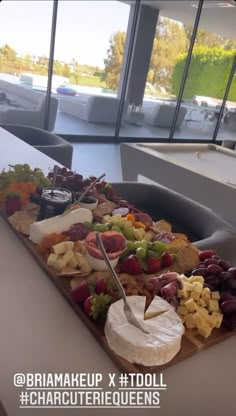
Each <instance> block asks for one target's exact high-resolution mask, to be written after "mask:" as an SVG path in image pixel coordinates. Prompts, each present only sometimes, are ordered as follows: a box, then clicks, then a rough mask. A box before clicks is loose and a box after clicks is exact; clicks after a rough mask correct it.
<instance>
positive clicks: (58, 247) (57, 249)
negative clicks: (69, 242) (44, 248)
mask: <svg viewBox="0 0 236 416" xmlns="http://www.w3.org/2000/svg"><path fill="white" fill-rule="evenodd" d="M52 249H53V252H54V253H55V254H57V255H60V254H64V253H65V252H66V247H65V242H64V241H63V242H62V243H59V244H55V246H52Z"/></svg>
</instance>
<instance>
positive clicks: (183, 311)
mask: <svg viewBox="0 0 236 416" xmlns="http://www.w3.org/2000/svg"><path fill="white" fill-rule="evenodd" d="M177 313H178V314H179V315H187V314H188V310H187V309H186V308H185V306H178V308H177Z"/></svg>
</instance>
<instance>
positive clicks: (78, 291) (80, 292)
mask: <svg viewBox="0 0 236 416" xmlns="http://www.w3.org/2000/svg"><path fill="white" fill-rule="evenodd" d="M89 296H90V287H89V283H88V282H87V281H84V282H82V283H81V284H80V285H79V286H78V287H76V288H75V289H72V290H71V297H72V299H73V300H74V301H75V302H76V303H81V302H84V301H85V299H86V298H88V297H89Z"/></svg>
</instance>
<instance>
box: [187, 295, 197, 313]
mask: <svg viewBox="0 0 236 416" xmlns="http://www.w3.org/2000/svg"><path fill="white" fill-rule="evenodd" d="M184 306H185V308H186V309H187V310H188V311H189V312H195V311H196V310H197V304H196V303H195V302H194V300H193V299H191V298H190V299H188V300H187V301H186V302H185V304H184Z"/></svg>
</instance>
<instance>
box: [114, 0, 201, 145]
mask: <svg viewBox="0 0 236 416" xmlns="http://www.w3.org/2000/svg"><path fill="white" fill-rule="evenodd" d="M187 7H188V6H187ZM196 11H197V9H196V8H193V7H189V8H188V10H187V12H186V2H185V1H174V2H166V1H156V2H150V5H148V4H147V2H145V1H143V2H142V6H141V10H140V18H139V23H138V27H137V33H136V38H135V42H134V49H133V57H132V62H131V67H130V74H129V80H128V85H127V91H126V98H127V100H128V104H129V107H128V112H127V114H126V116H125V124H124V125H123V126H122V128H121V135H122V136H124V137H125V136H128V137H138V138H143V139H145V138H147V139H148V138H152V139H153V138H154V139H157V140H158V139H167V138H168V137H169V133H170V127H171V124H172V120H173V115H174V112H175V106H176V95H177V94H178V91H176V89H175V88H174V85H173V71H174V68H175V66H176V63H177V62H178V59H179V56H180V55H181V54H185V53H187V51H188V47H189V38H190V37H191V33H192V30H191V29H190V27H192V26H193V23H194V20H195V17H196ZM187 25H188V26H187ZM180 75H182V72H181V74H180ZM185 115H186V112H185V110H184V109H183V110H181V114H180V115H179V118H178V125H179V126H180V125H182V124H183V121H184V118H185Z"/></svg>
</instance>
